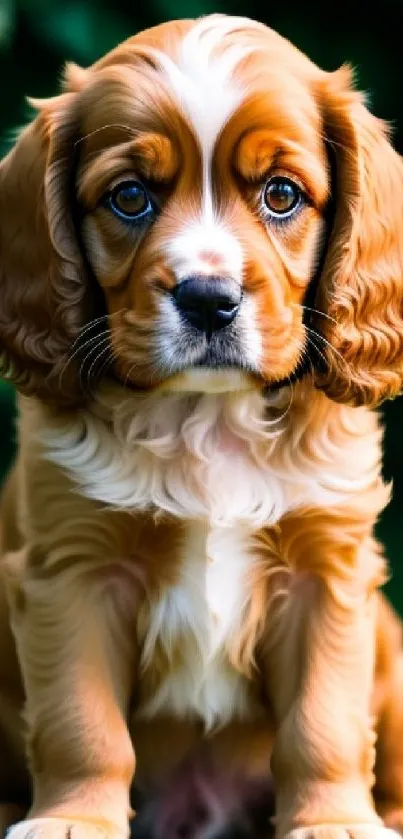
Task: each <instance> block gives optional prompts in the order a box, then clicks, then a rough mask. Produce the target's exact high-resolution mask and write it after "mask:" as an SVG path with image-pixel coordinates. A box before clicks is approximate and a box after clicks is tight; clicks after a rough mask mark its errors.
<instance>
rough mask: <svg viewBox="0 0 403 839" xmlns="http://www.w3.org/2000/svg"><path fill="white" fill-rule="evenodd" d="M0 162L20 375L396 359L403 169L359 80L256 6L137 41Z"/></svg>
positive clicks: (156, 383) (350, 397) (371, 371)
mask: <svg viewBox="0 0 403 839" xmlns="http://www.w3.org/2000/svg"><path fill="white" fill-rule="evenodd" d="M36 107H37V108H38V111H39V113H38V116H37V117H36V119H35V120H34V122H33V123H32V124H31V125H30V126H29V127H28V128H27V129H26V130H25V131H24V132H23V133H22V134H21V136H20V138H19V140H18V142H17V144H16V146H15V147H14V149H13V150H12V152H11V153H10V154H9V155H8V157H7V158H5V160H4V161H3V163H2V166H1V172H0V239H1V246H0V254H1V256H0V259H1V265H0V284H1V285H0V287H1V298H0V347H1V350H2V354H3V368H4V370H5V372H6V374H7V375H8V376H9V377H10V378H11V379H12V380H14V381H15V382H16V384H17V386H18V387H19V388H20V389H21V390H22V391H24V392H28V393H36V394H37V395H39V396H40V397H41V398H44V399H52V400H56V401H59V402H64V403H71V402H74V401H75V400H79V399H80V398H82V397H83V396H84V395H85V392H86V390H87V389H88V386H89V384H90V383H91V380H92V377H93V374H94V375H95V374H96V375H97V376H99V375H102V371H104V372H106V373H110V372H111V371H113V374H114V375H115V376H117V377H118V378H119V379H120V380H122V381H123V382H125V383H127V384H128V385H131V386H134V387H139V388H142V389H151V388H155V387H160V386H164V387H168V388H172V389H178V388H179V389H180V388H184V389H190V390H191V389H196V390H206V389H207V390H211V389H212V390H214V389H218V390H220V389H231V388H243V387H245V386H246V387H248V386H250V385H251V384H257V385H258V386H262V387H268V386H269V387H270V386H271V387H275V386H276V385H277V384H278V383H280V382H283V381H284V380H287V379H288V378H292V377H293V376H295V375H300V374H301V373H302V371H303V370H304V369H305V366H304V365H306V364H307V363H308V364H307V366H308V367H309V365H310V366H311V368H312V373H313V375H314V381H315V383H316V386H318V387H321V388H323V389H325V391H326V392H327V393H328V394H329V395H330V396H331V397H332V398H334V399H336V400H338V401H345V402H352V403H366V404H370V405H375V404H379V402H381V401H382V399H384V398H387V397H393V396H395V395H396V394H397V393H398V392H399V391H400V389H401V386H402V375H403V320H402V318H403V165H402V162H401V159H400V158H399V156H398V155H397V153H396V152H395V151H394V150H393V149H392V146H391V145H390V143H389V140H388V136H387V132H386V130H385V127H384V125H383V124H382V123H381V122H380V121H379V120H377V119H376V118H375V117H374V116H372V115H371V114H370V113H369V111H368V110H367V109H366V107H365V105H364V104H363V101H362V98H361V96H360V95H359V94H358V93H356V92H355V91H353V90H352V86H351V82H350V73H349V72H348V70H347V69H346V68H342V69H341V70H339V71H337V72H335V73H326V72H324V71H322V70H320V69H319V68H318V67H316V66H315V65H314V64H312V63H311V62H310V61H309V60H308V59H307V58H306V57H305V56H304V55H303V54H301V53H300V52H299V51H298V50H297V49H295V48H294V47H293V46H291V45H290V44H289V43H288V42H287V41H285V40H284V39H283V38H281V37H280V36H279V35H277V34H275V33H274V32H273V31H271V30H270V29H267V28H266V27H264V26H263V25H260V24H257V23H254V22H252V21H249V20H247V19H238V18H231V17H225V16H221V15H214V16H211V17H206V18H204V19H202V20H199V21H196V22H194V21H184V22H174V23H168V24H166V25H163V26H160V27H157V28H155V29H152V30H149V31H146V32H143V33H141V34H140V35H137V36H136V37H134V38H131V39H129V40H128V41H126V42H125V43H124V44H122V45H121V46H119V47H118V48H117V49H115V50H114V51H112V52H111V53H109V54H108V55H107V56H106V57H105V58H103V59H102V60H101V61H99V62H97V63H96V64H95V65H93V66H92V67H91V68H89V69H88V70H81V69H79V68H77V67H75V66H69V67H68V68H67V71H66V79H65V89H64V92H63V93H62V94H61V95H60V96H57V97H55V98H54V99H51V100H47V101H45V102H40V103H36Z"/></svg>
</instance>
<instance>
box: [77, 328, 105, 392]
mask: <svg viewBox="0 0 403 839" xmlns="http://www.w3.org/2000/svg"><path fill="white" fill-rule="evenodd" d="M88 343H89V342H88ZM109 345H110V344H109V335H107V337H106V338H102V339H99V340H98V342H97V343H96V344H95V345H94V346H93V347H91V348H90V349H89V350H88V352H86V354H85V356H84V358H83V359H82V361H81V364H80V368H79V371H78V376H79V381H80V384H81V385H82V386H83V384H84V383H83V376H84V373H85V371H86V369H87V368H86V365H87V363H88V362H89V360H90V358H91V356H92V354H93V353H94V352H95V353H96V352H97V350H99V349H100V348H101V347H104V349H109Z"/></svg>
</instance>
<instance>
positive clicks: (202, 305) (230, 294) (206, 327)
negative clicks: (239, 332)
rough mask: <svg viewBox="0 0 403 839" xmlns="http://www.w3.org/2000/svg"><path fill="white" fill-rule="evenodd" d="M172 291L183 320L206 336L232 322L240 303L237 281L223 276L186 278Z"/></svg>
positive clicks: (239, 290) (239, 289)
mask: <svg viewBox="0 0 403 839" xmlns="http://www.w3.org/2000/svg"><path fill="white" fill-rule="evenodd" d="M172 294H173V296H174V298H175V302H176V305H177V307H178V309H179V311H180V312H181V314H182V315H183V316H184V317H185V318H186V320H187V321H189V323H191V324H192V326H195V327H196V329H199V330H200V331H201V332H205V333H206V334H207V335H211V334H212V333H213V332H216V331H217V330H218V329H224V327H225V326H228V324H230V323H232V321H233V320H234V318H235V316H236V314H237V312H238V309H239V304H240V302H241V288H240V286H239V284H238V283H236V282H235V281H234V280H231V279H226V278H224V277H189V279H187V280H182V282H180V283H178V285H177V286H175V288H174V289H173V291H172Z"/></svg>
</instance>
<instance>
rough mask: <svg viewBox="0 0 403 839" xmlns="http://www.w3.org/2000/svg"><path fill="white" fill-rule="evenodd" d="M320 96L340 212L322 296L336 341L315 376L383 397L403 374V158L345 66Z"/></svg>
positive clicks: (333, 391)
mask: <svg viewBox="0 0 403 839" xmlns="http://www.w3.org/2000/svg"><path fill="white" fill-rule="evenodd" d="M320 98H321V102H322V103H323V109H324V122H325V131H326V137H327V140H328V142H329V145H330V148H331V153H332V155H333V156H334V160H335V177H334V181H335V183H334V204H335V217H334V225H333V230H332V234H331V237H330V242H329V246H328V252H327V256H326V260H325V264H324V270H323V274H322V277H321V281H320V286H319V292H318V299H317V301H316V305H317V308H318V309H322V311H324V312H325V313H326V314H327V315H328V317H329V319H324V318H320V331H321V332H322V335H324V337H325V338H326V340H327V341H328V342H329V344H331V347H332V348H330V347H327V348H326V354H327V362H328V364H327V370H326V371H324V372H322V374H321V375H319V377H318V385H319V386H320V387H321V388H323V389H324V390H325V391H326V393H327V394H328V395H329V396H330V397H331V398H332V399H334V400H336V401H338V402H348V403H351V404H355V405H360V404H365V405H369V406H376V405H379V404H380V403H381V402H382V401H383V400H384V399H390V398H393V397H394V396H396V395H397V394H398V393H399V392H400V390H401V389H402V382H403V161H402V158H400V156H399V155H398V154H397V152H396V151H395V150H394V149H393V148H392V146H391V144H390V142H389V137H388V131H387V129H386V126H385V125H384V123H383V122H381V121H380V120H379V119H376V118H375V117H374V116H373V115H372V114H371V113H370V112H369V111H368V110H367V108H366V107H365V105H364V102H363V98H362V96H361V95H360V94H359V93H357V92H356V91H354V90H352V86H351V73H350V70H349V69H348V68H345V67H343V68H341V70H339V71H337V72H336V73H333V74H328V75H327V76H326V81H325V83H324V85H322V89H321V91H320ZM318 326H319V323H318Z"/></svg>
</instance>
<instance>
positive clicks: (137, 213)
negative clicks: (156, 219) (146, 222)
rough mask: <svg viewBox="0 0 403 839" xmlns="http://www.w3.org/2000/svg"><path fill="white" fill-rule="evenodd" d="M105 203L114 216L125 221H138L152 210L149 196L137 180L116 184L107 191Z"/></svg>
mask: <svg viewBox="0 0 403 839" xmlns="http://www.w3.org/2000/svg"><path fill="white" fill-rule="evenodd" d="M107 204H108V206H109V207H110V209H111V210H112V212H113V213H115V215H116V216H119V218H122V219H124V220H126V221H140V220H142V219H145V218H146V217H147V216H149V215H150V214H152V213H153V212H154V208H153V205H152V202H151V199H150V196H149V195H148V192H147V190H146V189H145V188H144V186H143V184H141V183H140V182H139V181H124V182H123V183H120V184H117V186H115V187H114V188H113V189H112V191H111V192H110V193H108V196H107Z"/></svg>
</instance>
